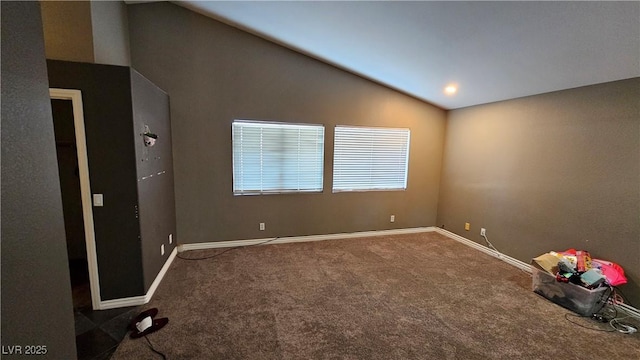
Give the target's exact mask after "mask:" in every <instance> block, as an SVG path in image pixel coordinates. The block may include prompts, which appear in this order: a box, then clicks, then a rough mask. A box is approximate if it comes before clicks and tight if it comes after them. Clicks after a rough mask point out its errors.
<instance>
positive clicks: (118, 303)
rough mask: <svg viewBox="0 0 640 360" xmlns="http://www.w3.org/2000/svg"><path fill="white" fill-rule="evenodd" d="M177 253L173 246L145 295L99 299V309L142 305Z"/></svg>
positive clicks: (149, 296)
mask: <svg viewBox="0 0 640 360" xmlns="http://www.w3.org/2000/svg"><path fill="white" fill-rule="evenodd" d="M177 254H178V248H177V247H175V248H173V251H171V255H169V258H167V261H166V262H165V263H164V265H163V266H162V269H160V272H159V273H158V275H157V276H156V279H155V280H154V281H153V283H151V286H150V287H149V290H148V291H147V293H146V294H145V295H141V296H132V297H128V298H121V299H113V300H105V301H101V302H100V307H99V309H100V310H106V309H114V308H121V307H128V306H138V305H144V304H146V303H148V302H149V301H151V298H152V297H153V294H154V293H155V292H156V289H157V288H158V285H160V282H162V279H163V278H164V276H165V274H166V273H167V271H168V270H169V267H170V266H171V263H173V260H174V259H175V258H176V255H177Z"/></svg>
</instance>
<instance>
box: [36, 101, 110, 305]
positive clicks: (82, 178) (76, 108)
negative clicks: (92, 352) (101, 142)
mask: <svg viewBox="0 0 640 360" xmlns="http://www.w3.org/2000/svg"><path fill="white" fill-rule="evenodd" d="M49 94H50V97H51V108H52V112H53V123H54V131H55V138H56V152H57V155H58V172H59V176H60V190H61V193H62V203H63V213H64V223H65V234H66V238H67V253H68V257H69V270H70V275H71V285H72V293H73V307H74V310H76V309H80V308H91V309H93V310H99V309H100V301H101V299H100V285H99V278H98V263H97V255H96V247H95V233H94V228H93V212H92V208H91V207H92V202H91V188H90V183H89V163H88V157H87V146H86V138H85V131H84V114H83V109H82V94H81V92H80V90H70V89H49Z"/></svg>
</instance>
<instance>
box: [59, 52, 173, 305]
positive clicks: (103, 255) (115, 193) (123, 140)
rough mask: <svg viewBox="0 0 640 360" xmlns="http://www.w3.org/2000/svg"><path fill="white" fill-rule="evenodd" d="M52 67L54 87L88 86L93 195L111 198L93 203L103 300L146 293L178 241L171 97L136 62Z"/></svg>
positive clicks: (86, 105)
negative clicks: (153, 140) (150, 141)
mask: <svg viewBox="0 0 640 360" xmlns="http://www.w3.org/2000/svg"><path fill="white" fill-rule="evenodd" d="M47 64H48V67H49V80H50V84H51V87H59V88H65V89H79V90H80V91H82V101H83V106H84V118H85V119H84V120H85V132H86V137H87V154H88V157H89V178H90V183H91V184H90V185H91V192H92V193H94V194H103V195H104V206H103V207H93V221H94V230H95V238H96V252H97V256H98V273H99V277H100V293H101V297H102V300H111V299H119V298H126V297H132V296H140V295H144V294H145V293H146V292H147V291H148V290H149V287H150V286H151V284H152V283H153V280H155V278H156V277H157V275H158V273H159V272H160V269H161V268H162V266H163V265H164V264H165V262H166V260H167V258H168V256H169V254H170V253H171V251H172V250H173V248H174V247H175V245H176V243H175V241H174V242H173V243H172V244H169V241H168V237H169V234H173V236H174V237H176V236H177V234H176V225H175V200H174V192H173V160H172V154H171V120H170V117H169V97H168V95H167V94H166V93H165V92H164V91H162V90H161V89H160V88H158V87H157V86H155V85H154V84H153V83H151V82H150V81H149V80H147V79H145V78H144V77H143V76H142V75H140V74H139V73H137V72H136V71H135V70H132V69H131V68H129V67H124V66H113V65H98V64H89V63H76V62H68V61H58V60H48V61H47ZM145 124H147V125H149V129H150V131H151V132H153V133H156V134H157V135H159V139H158V142H157V144H156V145H155V146H153V147H145V146H144V143H143V139H142V135H141V134H142V133H143V132H144V130H145V129H144V125H145ZM162 244H164V246H165V253H164V255H162V254H161V252H160V246H161V245H162Z"/></svg>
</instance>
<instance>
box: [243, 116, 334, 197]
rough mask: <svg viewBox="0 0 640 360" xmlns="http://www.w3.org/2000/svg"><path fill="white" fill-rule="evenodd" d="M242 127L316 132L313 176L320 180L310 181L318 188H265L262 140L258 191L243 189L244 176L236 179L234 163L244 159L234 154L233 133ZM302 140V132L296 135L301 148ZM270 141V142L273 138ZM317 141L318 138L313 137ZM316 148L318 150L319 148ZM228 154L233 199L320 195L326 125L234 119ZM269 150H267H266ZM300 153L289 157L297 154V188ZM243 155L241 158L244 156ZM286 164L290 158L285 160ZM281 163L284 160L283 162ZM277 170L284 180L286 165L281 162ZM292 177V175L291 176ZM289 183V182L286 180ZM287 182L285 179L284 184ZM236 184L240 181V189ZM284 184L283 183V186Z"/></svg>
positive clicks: (322, 185)
mask: <svg viewBox="0 0 640 360" xmlns="http://www.w3.org/2000/svg"><path fill="white" fill-rule="evenodd" d="M242 124H246V125H248V126H247V127H251V128H260V129H265V128H266V129H269V128H271V129H273V128H277V127H278V126H282V130H285V129H287V128H289V129H291V128H294V129H295V128H297V129H298V130H301V129H303V128H309V129H308V130H313V131H315V132H316V136H317V134H318V131H319V134H320V139H319V141H316V142H315V147H316V151H315V152H316V157H315V159H314V163H315V166H316V169H315V170H314V173H315V174H316V175H319V178H315V180H313V181H311V182H314V183H315V184H316V185H319V186H315V187H311V186H310V187H300V186H298V187H297V188H294V187H286V186H284V187H280V188H276V187H273V186H265V184H266V183H268V182H267V181H265V180H264V179H263V176H265V175H264V174H265V171H264V170H265V169H266V168H267V165H265V164H263V161H264V154H265V153H266V152H267V151H265V146H264V144H263V143H262V141H263V140H264V139H262V140H261V144H260V145H259V146H260V150H259V154H260V170H259V172H260V174H261V175H260V189H246V188H245V187H246V186H245V185H244V181H245V179H244V177H243V179H242V180H239V179H237V176H238V174H237V169H236V164H237V161H244V157H243V158H242V159H237V153H236V132H237V131H238V130H239V128H238V127H236V125H239V126H242ZM300 137H301V133H298V146H300V144H301V143H302V142H301V140H300ZM272 140H273V139H272ZM316 140H317V137H316ZM270 145H271V146H274V144H270ZM318 146H319V147H320V148H319V149H318ZM231 147H232V149H231V152H232V161H231V162H232V164H231V167H232V169H231V170H232V191H233V195H234V196H245V195H274V194H309V193H322V192H323V191H324V153H325V126H324V125H322V124H313V123H296V122H284V121H272V120H248V119H235V120H233V121H232V123H231ZM275 148H277V145H276V146H275ZM267 149H268V147H267ZM300 150H301V148H300V147H298V151H296V152H293V153H292V154H297V155H298V158H297V160H296V161H297V166H296V167H297V169H298V172H297V173H296V174H297V175H296V176H297V177H298V179H297V180H296V181H297V182H298V185H300V183H301V181H300V174H301V172H300V171H299V170H300V165H301V163H303V162H304V159H301V158H300V156H299V155H300ZM243 156H244V155H243ZM288 160H289V161H290V160H291V159H288ZM284 161H287V160H286V159H285V160H284ZM279 168H280V170H281V172H280V177H286V173H285V171H286V170H287V165H286V163H284V162H283V163H280V164H279ZM294 177H295V176H294ZM288 180H290V179H288ZM288 180H284V181H285V182H286V181H288ZM239 182H243V185H242V186H236V185H237V184H238V183H239ZM283 184H284V183H283Z"/></svg>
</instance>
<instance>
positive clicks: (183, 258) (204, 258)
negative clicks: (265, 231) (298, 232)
mask: <svg viewBox="0 0 640 360" xmlns="http://www.w3.org/2000/svg"><path fill="white" fill-rule="evenodd" d="M277 239H279V238H278V237H274V238H273V239H269V240H266V241H263V242H259V243H257V244H251V245H243V246H235V247H231V248H228V249H226V250H225V251H223V252H221V253H217V254H214V255H210V256H204V257H199V258H188V257H183V256H182V255H180V254H178V255H176V257H177V258H178V259H182V260H207V259H213V258H214V257H218V256H220V255H222V254H224V253H226V252H229V251H231V250H236V249H242V248H248V247H252V246H258V245H264V244H267V243H270V242H272V241H274V240H277Z"/></svg>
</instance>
